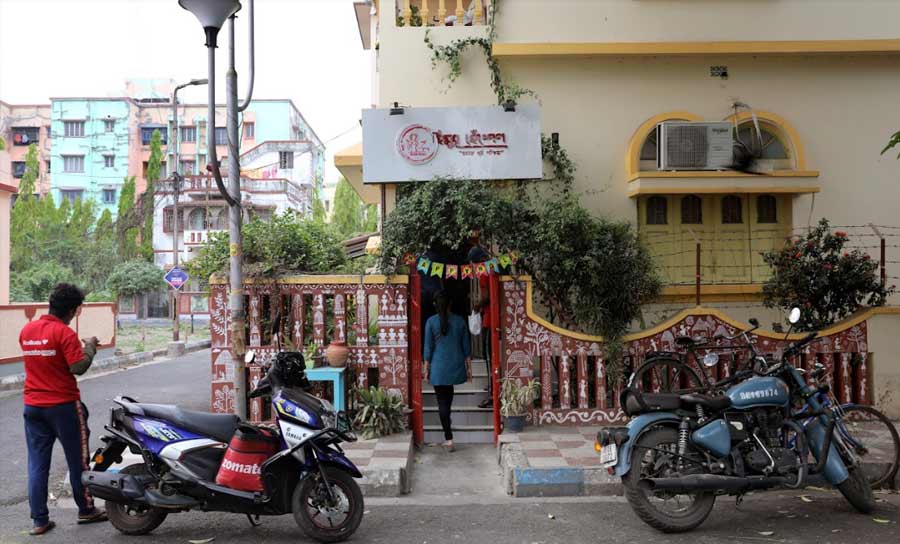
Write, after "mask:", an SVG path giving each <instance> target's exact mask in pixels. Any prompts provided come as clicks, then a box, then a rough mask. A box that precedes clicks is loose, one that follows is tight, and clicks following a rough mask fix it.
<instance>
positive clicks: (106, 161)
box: [103, 155, 116, 168]
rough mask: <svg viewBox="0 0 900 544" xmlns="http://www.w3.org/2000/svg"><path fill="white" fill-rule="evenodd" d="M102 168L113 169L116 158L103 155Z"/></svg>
mask: <svg viewBox="0 0 900 544" xmlns="http://www.w3.org/2000/svg"><path fill="white" fill-rule="evenodd" d="M103 166H104V167H105V168H115V166H116V156H115V155H103Z"/></svg>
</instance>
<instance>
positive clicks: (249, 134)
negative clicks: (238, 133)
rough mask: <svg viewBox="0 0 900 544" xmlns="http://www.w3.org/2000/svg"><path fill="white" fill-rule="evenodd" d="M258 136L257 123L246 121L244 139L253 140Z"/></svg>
mask: <svg viewBox="0 0 900 544" xmlns="http://www.w3.org/2000/svg"><path fill="white" fill-rule="evenodd" d="M254 138H256V123H244V139H246V140H253V139H254Z"/></svg>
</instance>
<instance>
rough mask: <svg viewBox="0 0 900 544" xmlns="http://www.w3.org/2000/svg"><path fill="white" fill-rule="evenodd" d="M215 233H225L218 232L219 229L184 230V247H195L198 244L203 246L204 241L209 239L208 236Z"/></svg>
mask: <svg viewBox="0 0 900 544" xmlns="http://www.w3.org/2000/svg"><path fill="white" fill-rule="evenodd" d="M216 232H225V231H224V230H219V229H210V230H186V231H184V245H186V246H197V245H200V244H205V243H206V241H207V240H208V239H209V235H210V234H214V233H216Z"/></svg>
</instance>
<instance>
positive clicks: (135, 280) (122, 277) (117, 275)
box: [106, 261, 165, 296]
mask: <svg viewBox="0 0 900 544" xmlns="http://www.w3.org/2000/svg"><path fill="white" fill-rule="evenodd" d="M163 276H165V272H163V270H162V269H161V268H159V267H158V266H156V265H155V264H152V263H148V262H147V261H128V262H124V263H122V264H120V265H118V266H116V267H115V268H114V269H113V271H112V274H110V275H109V278H108V279H107V280H106V288H107V289H108V290H110V291H112V292H113V293H115V294H116V296H133V295H140V294H141V293H148V292H150V291H155V290H156V289H160V288H162V287H163V286H164V285H165V280H164V279H163Z"/></svg>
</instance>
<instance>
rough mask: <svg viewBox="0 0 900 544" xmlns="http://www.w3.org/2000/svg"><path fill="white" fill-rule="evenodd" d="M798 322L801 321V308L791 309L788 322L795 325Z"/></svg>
mask: <svg viewBox="0 0 900 544" xmlns="http://www.w3.org/2000/svg"><path fill="white" fill-rule="evenodd" d="M798 321H800V308H796V307H795V308H791V313H790V314H788V322H790V324H791V325H794V324H795V323H797V322H798Z"/></svg>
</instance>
